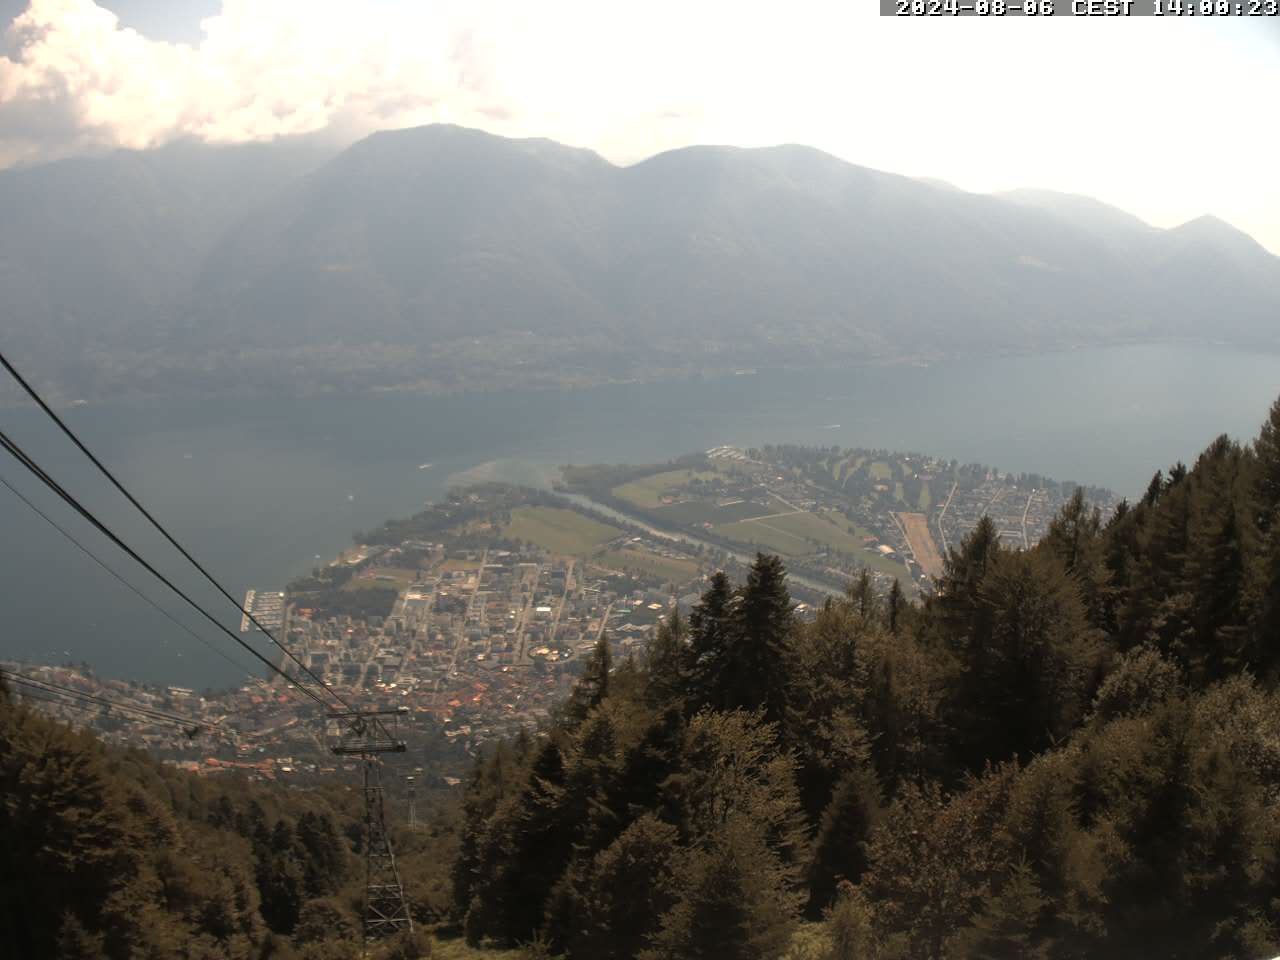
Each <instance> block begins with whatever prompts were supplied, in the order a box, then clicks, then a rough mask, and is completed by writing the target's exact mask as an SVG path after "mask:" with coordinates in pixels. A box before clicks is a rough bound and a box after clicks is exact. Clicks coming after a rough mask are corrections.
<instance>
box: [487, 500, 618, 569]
mask: <svg viewBox="0 0 1280 960" xmlns="http://www.w3.org/2000/svg"><path fill="white" fill-rule="evenodd" d="M502 532H503V535H504V536H506V537H508V538H509V539H512V540H524V541H525V542H527V543H533V544H536V545H538V546H539V547H542V548H543V549H544V550H550V551H551V552H552V553H559V554H565V555H568V556H576V557H583V556H587V555H589V554H591V553H594V552H595V551H596V549H597V548H599V547H600V546H601V545H602V544H605V543H608V542H609V541H610V540H612V539H614V538H615V537H619V536H621V535H622V531H621V530H619V529H618V528H617V527H611V526H609V524H607V523H600V522H599V521H598V520H592V519H591V518H590V517H585V516H583V515H582V514H580V513H577V512H576V511H573V510H564V509H561V508H560V507H517V508H516V509H515V510H512V511H511V522H510V523H508V524H507V525H506V527H504V528H503V531H502Z"/></svg>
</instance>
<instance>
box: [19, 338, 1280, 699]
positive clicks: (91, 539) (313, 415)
mask: <svg viewBox="0 0 1280 960" xmlns="http://www.w3.org/2000/svg"><path fill="white" fill-rule="evenodd" d="M28 372H29V373H31V374H32V375H36V374H37V371H28ZM37 379H38V377H37ZM1277 394H1280V356H1277V355H1274V354H1260V353H1250V352H1244V351H1240V350H1234V349H1230V348H1226V347H1208V346H1204V345H1188V344H1160V345H1143V346H1126V347H1111V348H1101V349H1089V350H1078V351H1074V352H1069V353H1058V354H1049V355H1037V356H1030V357H994V358H989V359H983V360H966V361H951V362H947V363H939V364H935V365H932V366H929V367H914V366H900V367H868V368H853V369H849V370H847V371H843V372H822V373H796V372H770V371H762V372H760V373H758V374H749V375H742V376H731V377H723V378H715V379H711V378H708V379H695V380H687V381H680V382H676V383H660V384H621V385H614V386H606V387H597V388H591V389H583V390H575V391H546V392H512V393H478V394H471V395H465V396H451V397H424V396H409V395H401V394H381V395H362V396H358V397H351V398H340V397H321V398H315V399H307V400H300V399H291V400H283V401H277V400H273V401H270V402H267V401H262V400H246V399H239V398H228V399H224V400H218V401H201V402H198V403H197V402H191V401H180V402H173V403H163V404H161V403H156V404H148V405H126V404H120V405H109V406H99V407H94V406H86V407H79V408H75V409H72V410H70V411H67V414H66V416H67V419H68V421H69V422H70V423H71V424H72V426H73V427H74V428H75V429H76V430H77V431H78V432H80V434H81V436H82V437H83V438H84V439H85V441H86V442H87V443H88V444H89V446H90V447H91V449H93V450H94V451H95V452H96V453H97V454H98V455H99V456H100V457H101V458H102V459H103V460H104V461H105V462H106V463H107V464H108V465H109V466H111V467H112V469H114V470H116V471H117V473H118V475H119V476H120V478H121V480H122V481H123V482H124V483H125V485H126V486H128V487H129V488H130V489H131V490H133V492H134V493H135V494H136V495H137V496H138V497H139V499H140V500H141V501H142V502H143V503H144V504H146V505H147V506H148V507H149V508H150V509H151V510H152V512H153V513H155V514H156V515H157V516H158V517H159V518H160V519H161V520H162V521H163V522H165V523H166V524H168V525H169V527H170V529H171V530H172V531H173V532H174V533H175V534H176V535H177V536H178V538H179V540H181V541H182V542H183V543H184V544H185V545H186V546H187V547H188V548H189V549H190V550H191V551H192V553H193V554H195V556H196V557H197V558H198V559H200V560H202V561H203V562H205V563H206V564H207V565H208V566H209V567H210V568H211V569H212V570H213V571H214V573H215V574H216V575H217V576H218V577H219V578H221V579H222V580H223V582H224V583H225V584H226V585H227V586H228V588H229V589H231V591H232V593H233V594H235V595H236V596H237V597H239V596H242V595H243V593H244V590H245V589H246V588H248V587H256V588H261V589H271V588H281V587H283V585H284V583H285V582H286V581H287V580H289V579H290V578H291V577H293V576H295V575H297V574H299V573H302V572H305V571H306V570H308V569H310V567H312V566H313V565H315V564H317V563H319V562H322V561H327V560H328V559H330V558H332V557H333V556H334V555H336V553H337V552H338V551H339V550H341V549H342V548H343V547H344V546H346V545H348V544H349V543H350V540H351V536H352V534H353V532H355V531H357V530H361V529H367V528H369V527H372V526H374V525H376V524H378V523H379V522H381V521H382V520H384V519H386V518H388V517H390V516H394V515H401V514H407V513H411V512H413V511H414V510H416V509H418V508H419V507H420V506H421V505H422V504H423V503H424V502H426V501H428V500H431V499H434V498H437V497H439V496H440V495H441V494H443V493H444V491H445V490H446V489H447V488H448V486H449V485H450V484H451V483H454V482H457V481H458V480H459V479H467V478H488V479H503V480H510V481H514V482H522V483H530V484H546V483H549V482H550V480H551V478H552V477H553V476H554V468H555V467H556V466H558V465H560V464H564V463H591V462H600V461H612V462H645V461H650V460H661V459H666V458H668V457H672V456H676V455H678V454H681V453H687V452H690V451H694V450H703V449H706V448H708V447H711V446H715V445H718V444H734V445H738V446H744V447H745V446H752V445H762V444H765V443H771V442H772V443H799V444H811V445H822V446H831V445H839V446H842V447H853V446H862V447H884V448H889V449H897V450H904V451H917V452H921V453H929V454H935V455H938V456H943V457H954V458H956V459H959V460H962V461H978V462H981V463H986V464H989V465H992V466H995V467H999V468H1001V469H1004V470H1011V471H1014V472H1022V471H1028V472H1037V473H1041V474H1044V475H1046V476H1050V477H1053V478H1055V479H1059V480H1077V481H1080V482H1084V483H1090V484H1097V485H1101V486H1108V487H1111V488H1112V489H1114V490H1115V491H1116V492H1117V493H1120V494H1122V495H1126V496H1130V497H1132V496H1135V495H1137V494H1140V493H1141V491H1142V490H1143V489H1144V488H1145V486H1146V484H1147V481H1148V480H1149V479H1150V477H1151V474H1152V473H1153V472H1154V471H1155V470H1156V469H1157V468H1159V467H1164V466H1167V465H1169V464H1170V463H1172V462H1173V461H1175V460H1179V459H1181V460H1184V461H1187V462H1190V461H1191V460H1193V459H1194V458H1195V456H1196V455H1197V453H1198V452H1199V451H1200V450H1202V449H1203V448H1204V447H1205V446H1206V445H1207V444H1208V443H1209V442H1210V441H1211V440H1212V439H1213V438H1214V437H1215V436H1216V435H1217V434H1219V433H1223V432H1226V433H1229V434H1231V435H1232V436H1234V437H1237V438H1239V439H1242V440H1248V439H1252V438H1253V436H1254V435H1255V434H1256V432H1257V429H1258V427H1259V425H1260V424H1261V423H1262V420H1263V418H1264V417H1265V416H1266V412H1267V408H1268V406H1269V405H1270V403H1271V402H1272V401H1273V400H1274V399H1275V398H1276V396H1277ZM0 423H3V424H4V428H5V430H6V431H8V432H9V433H10V434H11V435H12V436H13V437H14V438H15V439H16V440H18V442H19V443H21V444H23V445H24V446H25V447H26V448H27V450H28V452H29V453H31V454H32V456H33V457H34V458H35V459H36V460H37V461H39V462H41V464H42V465H44V466H45V467H46V468H47V469H49V470H50V472H51V473H53V474H54V475H55V476H56V477H58V478H59V479H61V480H63V482H64V483H65V484H66V485H67V486H69V487H70V488H71V489H72V490H73V491H74V492H76V493H77V495H83V496H84V499H85V500H86V502H87V503H89V504H91V505H92V506H93V507H94V509H96V510H99V511H101V515H102V516H103V517H104V519H106V520H107V521H108V522H109V523H110V524H111V525H113V526H115V527H116V528H117V529H118V530H119V531H120V532H122V534H125V539H126V540H129V541H130V542H134V541H136V542H137V544H138V545H139V546H140V547H141V548H142V552H143V553H144V555H147V556H148V557H154V558H157V560H159V561H162V562H163V564H164V568H165V569H166V570H179V569H181V568H180V566H179V564H178V558H177V557H176V555H175V554H174V553H173V552H172V550H171V549H168V548H167V546H166V545H164V544H163V543H162V542H161V541H159V538H158V537H157V536H155V535H148V534H147V533H146V531H145V529H144V525H143V524H140V523H138V522H137V521H136V520H135V519H134V518H132V517H131V516H130V513H129V510H128V509H127V508H126V506H124V505H123V504H122V502H121V501H120V498H119V497H113V496H112V495H110V494H109V493H107V492H106V491H105V490H104V489H103V487H104V483H105V482H104V481H100V480H98V479H95V477H94V476H93V475H91V474H90V473H89V472H88V471H87V470H86V469H85V468H84V466H83V464H82V463H81V461H79V460H78V459H77V456H78V455H77V454H76V453H75V451H74V449H72V448H71V447H70V445H69V444H68V443H66V442H64V441H62V440H61V439H60V438H59V437H58V436H57V435H56V434H55V433H54V432H53V429H52V427H51V425H50V424H48V423H47V421H45V420H43V419H42V416H41V415H40V414H39V413H38V412H37V411H35V410H28V409H18V410H3V411H0ZM428 463H429V464H430V466H429V467H427V468H425V469H422V468H420V467H421V465H422V464H428ZM20 470H21V468H20V467H18V466H17V465H16V464H14V463H13V462H12V461H11V460H8V459H6V460H5V461H3V462H0V476H3V477H4V478H5V479H6V480H8V481H9V482H11V483H14V484H15V485H16V486H18V487H20V489H22V490H23V491H24V492H27V493H28V495H29V496H32V498H33V499H35V500H36V501H37V502H38V503H39V504H40V505H41V506H42V507H45V508H47V509H48V510H49V511H50V512H51V513H53V514H54V515H55V516H56V518H58V519H59V520H60V522H61V521H62V520H64V519H65V518H66V511H65V510H61V509H58V508H57V507H56V505H54V504H53V503H52V500H51V498H50V497H48V496H46V495H38V492H37V491H36V488H35V486H34V483H33V481H32V480H30V479H29V478H28V477H27V476H25V475H23V474H21V473H20ZM65 525H66V526H68V527H69V529H71V530H72V532H74V533H75V534H76V535H77V536H78V537H81V536H82V538H83V539H84V540H85V541H86V542H88V543H91V544H93V545H94V549H95V551H97V552H99V553H100V554H101V555H102V556H104V557H107V558H109V559H111V561H112V562H113V563H115V564H116V565H117V568H118V569H120V570H122V571H126V570H129V566H128V561H127V560H121V559H118V558H117V557H116V555H115V554H114V553H113V548H111V547H110V546H109V545H105V544H102V543H101V541H100V540H98V539H96V537H95V536H94V535H93V534H92V532H91V531H88V530H87V529H86V525H85V524H82V523H75V522H73V521H71V520H66V523H65ZM0 530H3V531H4V537H3V550H0V578H2V579H0V582H3V584H4V587H3V597H4V601H5V603H4V607H5V619H4V626H3V628H2V629H0V657H18V658H25V659H33V660H40V661H62V660H66V659H71V660H74V661H77V662H78V661H81V660H83V661H87V662H89V663H91V664H93V665H94V667H95V668H96V669H97V670H98V671H99V672H101V673H103V674H107V675H113V676H124V677H134V678H137V679H141V680H150V681H164V682H170V683H180V684H184V685H188V686H195V687H198V688H205V687H209V686H220V685H227V684H230V683H234V682H236V681H237V680H238V678H239V676H240V675H241V674H240V671H239V669H238V668H237V667H236V666H234V665H232V664H229V663H227V662H225V661H223V660H222V659H220V658H219V657H217V656H216V655H215V654H213V653H212V652H210V651H209V650H207V649H205V648H204V647H201V646H199V645H197V644H196V643H195V642H194V641H193V640H192V639H191V638H190V637H188V636H186V635H185V634H183V633H181V632H179V631H177V630H176V628H174V627H173V625H172V624H171V623H169V622H168V621H166V620H165V619H164V618H163V617H162V616H160V615H159V614H157V613H155V612H154V611H153V610H150V609H149V608H147V607H146V606H144V605H142V604H141V603H140V601H138V599H137V598H136V597H134V596H133V595H132V594H130V593H129V592H128V591H127V590H126V589H125V588H123V587H122V586H120V585H119V584H118V583H116V582H115V581H114V580H112V579H111V578H110V577H108V576H107V575H106V574H105V573H104V572H102V571H101V570H100V569H99V568H98V567H96V566H95V565H94V564H93V563H92V562H91V561H89V560H87V559H85V558H84V557H82V556H81V555H80V554H79V553H78V552H77V551H76V550H75V549H74V548H73V547H71V546H70V545H69V544H67V543H66V542H64V541H63V540H62V538H61V537H60V536H59V535H58V534H57V533H55V532H54V531H52V530H51V529H49V528H48V527H47V526H46V525H45V524H44V522H43V521H42V520H40V519H39V518H37V517H35V516H34V515H33V514H31V513H30V512H29V511H28V510H27V508H26V507H25V506H23V505H22V504H21V503H20V502H18V501H17V500H16V499H15V498H14V497H13V496H12V495H11V494H10V493H9V492H8V491H7V490H4V489H3V488H0ZM129 575H130V578H131V579H132V580H133V581H134V582H135V583H138V584H139V585H143V586H144V587H145V588H146V590H147V592H148V593H149V594H150V595H152V596H153V597H157V598H159V597H161V596H162V595H163V594H162V593H161V590H160V588H157V587H154V586H152V585H150V584H148V583H147V582H146V575H145V574H143V573H141V572H140V571H129ZM180 579H181V582H182V583H183V584H184V585H187V586H191V587H192V589H193V591H194V592H195V593H196V595H197V596H198V597H199V598H200V599H201V601H202V602H207V604H209V605H210V608H211V609H213V610H216V611H219V612H223V613H225V620H224V622H225V623H226V624H227V625H228V626H229V627H230V628H231V629H233V630H235V629H237V627H238V623H239V616H238V615H237V614H236V612H235V610H233V609H232V608H231V606H230V604H227V603H226V601H225V600H220V598H218V597H217V595H216V594H214V593H213V591H212V590H211V589H204V588H201V587H199V581H198V579H197V578H193V577H190V576H182V577H181V578H180ZM219 602H221V604H222V606H221V607H218V606H214V604H217V603H219ZM165 605H166V607H168V608H169V609H170V610H171V611H173V612H174V613H175V614H178V615H180V616H182V618H183V619H184V620H186V621H188V622H190V623H192V624H193V625H194V624H197V623H199V621H198V619H196V618H195V615H194V614H190V613H189V612H188V613H186V614H184V613H183V612H182V610H181V606H180V602H179V603H174V602H169V601H166V603H165ZM200 632H201V633H202V634H203V635H204V636H206V637H207V639H208V640H209V641H210V642H211V643H213V644H215V645H217V646H218V647H219V648H220V649H222V650H224V651H226V652H228V653H230V654H233V655H235V656H236V657H237V658H238V659H240V660H247V659H248V658H247V656H246V655H244V654H243V653H242V652H240V651H239V650H238V648H235V647H234V645H233V644H232V643H231V641H230V640H229V639H228V638H227V637H226V636H225V635H220V634H218V633H217V632H216V631H215V630H213V628H212V627H209V626H207V625H206V627H205V629H203V630H201V631H200ZM219 637H221V639H219ZM256 642H257V643H259V644H262V640H261V638H259V639H258V640H257V641H256ZM263 649H264V652H265V650H266V646H265V644H263Z"/></svg>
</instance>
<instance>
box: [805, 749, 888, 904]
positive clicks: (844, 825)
mask: <svg viewBox="0 0 1280 960" xmlns="http://www.w3.org/2000/svg"><path fill="white" fill-rule="evenodd" d="M880 808H881V800H880V784H879V782H878V781H877V780H876V775H875V771H873V770H872V769H871V768H870V767H867V766H860V767H855V768H854V769H852V770H850V771H848V772H847V773H845V774H844V776H842V777H841V778H840V781H839V783H838V784H837V785H836V789H835V793H834V794H833V795H832V797H831V802H830V803H829V804H828V805H827V809H826V810H824V811H823V814H822V821H821V823H820V824H819V827H818V835H817V837H816V838H815V840H814V844H813V857H812V860H811V861H810V864H809V869H808V885H809V906H808V912H809V915H810V916H815V917H816V916H819V915H821V913H822V911H823V910H825V909H826V908H827V907H828V906H830V904H831V902H832V900H833V899H834V898H835V895H836V889H837V887H838V886H839V884H840V882H841V881H848V882H850V883H855V884H856V883H857V882H858V881H859V880H860V879H861V878H862V873H863V871H864V870H866V868H867V865H868V852H867V844H868V842H869V840H870V839H871V831H872V829H873V828H874V827H875V824H876V822H877V821H878V820H879V818H880Z"/></svg>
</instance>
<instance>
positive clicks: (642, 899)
mask: <svg viewBox="0 0 1280 960" xmlns="http://www.w3.org/2000/svg"><path fill="white" fill-rule="evenodd" d="M677 841H678V835H677V831H676V828H675V827H673V826H671V825H670V824H668V823H663V822H662V821H660V820H658V819H657V818H656V817H654V816H652V815H648V814H646V815H645V816H643V817H641V818H640V819H638V820H637V821H636V822H635V823H633V824H631V825H630V826H629V827H627V829H626V830H625V831H623V833H622V834H621V835H620V836H619V837H618V838H617V839H616V840H614V841H613V843H612V844H611V845H610V846H609V847H608V848H607V849H606V850H604V851H602V852H600V853H599V854H597V855H596V856H595V857H592V858H590V859H589V860H587V861H584V862H581V863H580V864H578V865H576V867H575V869H574V870H572V871H570V873H569V874H568V875H567V876H566V877H565V878H564V879H563V880H562V881H561V882H560V884H559V885H558V887H559V889H558V890H557V891H556V893H555V894H554V895H553V897H552V899H551V905H550V907H549V909H548V917H547V931H548V934H549V938H550V940H551V943H552V945H553V946H554V947H556V948H558V949H562V950H564V951H565V952H566V953H567V954H568V955H569V956H570V957H573V958H579V957H582V958H590V960H630V958H632V957H634V956H636V955H637V954H638V953H639V952H640V951H641V950H643V949H644V948H645V947H646V946H648V943H649V938H650V936H651V935H652V934H653V933H655V932H656V931H657V929H658V925H659V923H660V921H661V918H662V916H663V914H665V913H666V912H667V911H668V910H669V909H671V907H672V906H673V905H674V902H675V892H676V891H675V884H674V875H673V865H674V863H675V861H676V858H677V855H678V853H679V847H678V843H677Z"/></svg>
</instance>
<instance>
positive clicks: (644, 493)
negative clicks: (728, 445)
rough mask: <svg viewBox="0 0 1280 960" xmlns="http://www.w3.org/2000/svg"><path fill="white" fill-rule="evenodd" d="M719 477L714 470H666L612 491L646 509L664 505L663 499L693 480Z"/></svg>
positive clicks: (615, 494) (617, 495) (616, 495)
mask: <svg viewBox="0 0 1280 960" xmlns="http://www.w3.org/2000/svg"><path fill="white" fill-rule="evenodd" d="M717 476H719V474H717V473H716V472H715V471H714V470H666V471H663V472H662V473H655V474H651V475H650V476H647V477H641V478H640V479H639V480H632V481H631V482H630V483H624V484H622V485H621V486H619V487H614V488H613V490H612V491H610V492H611V493H612V494H613V495H614V496H615V497H620V498H622V499H623V500H626V501H627V502H628V503H634V504H635V505H636V506H637V507H644V508H646V509H648V508H652V507H657V506H660V505H661V504H662V497H663V496H669V495H671V494H672V493H674V492H675V491H677V490H679V489H680V488H681V487H684V486H686V485H687V484H688V483H689V482H690V481H692V480H712V479H714V478H715V477H717Z"/></svg>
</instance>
